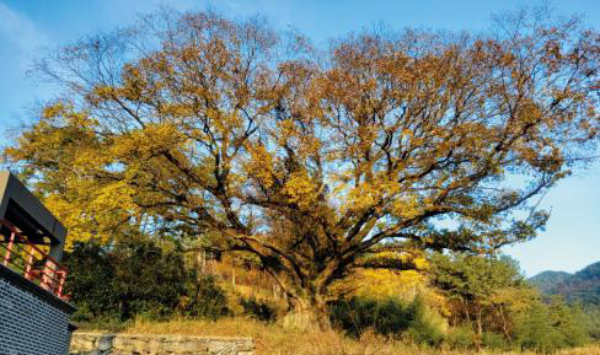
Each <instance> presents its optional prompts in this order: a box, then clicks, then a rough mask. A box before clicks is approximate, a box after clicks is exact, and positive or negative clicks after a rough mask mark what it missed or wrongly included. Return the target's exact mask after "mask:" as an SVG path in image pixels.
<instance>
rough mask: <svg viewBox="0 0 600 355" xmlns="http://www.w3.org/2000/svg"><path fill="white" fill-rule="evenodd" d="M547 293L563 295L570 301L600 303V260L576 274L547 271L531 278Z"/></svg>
mask: <svg viewBox="0 0 600 355" xmlns="http://www.w3.org/2000/svg"><path fill="white" fill-rule="evenodd" d="M529 281H530V282H531V283H532V284H533V285H535V286H537V287H538V288H539V289H540V291H542V292H543V293H544V294H547V295H562V296H564V297H565V298H566V299H567V300H568V301H570V302H582V303H585V304H595V305H600V262H597V263H595V264H592V265H589V266H588V267H586V268H585V269H583V270H581V271H578V272H576V273H574V274H569V273H567V272H562V271H545V272H542V273H541V274H538V275H536V276H534V277H532V278H530V279H529Z"/></svg>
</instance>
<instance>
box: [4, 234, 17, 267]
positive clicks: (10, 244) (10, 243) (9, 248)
mask: <svg viewBox="0 0 600 355" xmlns="http://www.w3.org/2000/svg"><path fill="white" fill-rule="evenodd" d="M14 245H15V232H12V233H10V240H9V241H8V246H7V247H6V254H4V262H3V264H4V266H8V262H9V261H10V257H11V254H12V248H13V246H14Z"/></svg>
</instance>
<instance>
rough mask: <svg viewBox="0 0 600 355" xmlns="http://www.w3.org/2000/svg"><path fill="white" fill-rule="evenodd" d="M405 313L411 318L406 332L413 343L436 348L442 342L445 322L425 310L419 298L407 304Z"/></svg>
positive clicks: (436, 314)
mask: <svg viewBox="0 0 600 355" xmlns="http://www.w3.org/2000/svg"><path fill="white" fill-rule="evenodd" d="M406 313H407V314H409V315H411V317H412V321H411V323H410V325H409V329H408V332H409V334H410V336H411V338H412V340H413V341H414V342H415V343H417V344H426V345H431V346H438V345H440V344H441V343H442V342H443V341H444V338H445V334H444V333H445V332H444V331H445V328H446V321H445V320H444V319H443V318H442V316H440V315H439V314H438V313H437V312H435V311H434V310H432V309H429V308H427V307H426V306H425V303H424V301H423V299H422V298H421V297H417V298H415V299H414V301H413V302H412V303H411V304H409V306H408V309H407V312H406Z"/></svg>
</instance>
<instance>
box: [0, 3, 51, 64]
mask: <svg viewBox="0 0 600 355" xmlns="http://www.w3.org/2000/svg"><path fill="white" fill-rule="evenodd" d="M47 42H48V39H47V38H46V36H45V35H44V34H43V32H41V31H39V30H38V29H37V28H36V26H35V24H34V23H33V22H32V21H31V20H29V19H28V18H27V17H25V16H22V15H20V14H19V13H17V12H16V11H14V10H12V9H11V8H9V7H8V6H6V5H4V4H2V3H0V44H2V46H1V47H0V51H2V52H0V53H1V54H2V55H7V54H8V55H10V54H12V55H27V54H29V52H31V51H32V50H34V49H35V48H37V47H39V46H40V45H42V44H45V43H47ZM5 51H6V53H4V52H5Z"/></svg>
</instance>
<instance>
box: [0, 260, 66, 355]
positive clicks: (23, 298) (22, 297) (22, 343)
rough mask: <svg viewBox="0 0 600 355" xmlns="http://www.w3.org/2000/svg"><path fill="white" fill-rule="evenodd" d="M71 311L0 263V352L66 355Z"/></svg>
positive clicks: (10, 354) (12, 354) (4, 353)
mask: <svg viewBox="0 0 600 355" xmlns="http://www.w3.org/2000/svg"><path fill="white" fill-rule="evenodd" d="M74 310H75V309H74V308H73V307H72V306H70V305H69V304H67V303H66V302H64V301H61V300H60V299H58V298H57V297H55V296H54V295H52V294H51V293H49V292H47V291H45V290H43V289H41V288H40V287H39V286H37V285H35V284H33V283H31V282H29V281H27V280H25V279H24V278H23V277H22V276H20V275H18V274H16V273H14V272H13V271H12V270H9V269H8V268H6V267H4V266H2V265H0V355H66V354H67V353H68V350H69V340H70V336H71V329H70V325H69V316H70V315H71V313H72V312H73V311H74Z"/></svg>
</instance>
